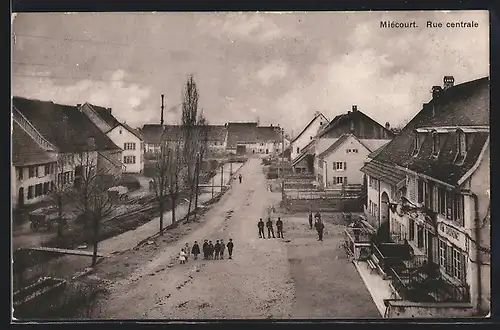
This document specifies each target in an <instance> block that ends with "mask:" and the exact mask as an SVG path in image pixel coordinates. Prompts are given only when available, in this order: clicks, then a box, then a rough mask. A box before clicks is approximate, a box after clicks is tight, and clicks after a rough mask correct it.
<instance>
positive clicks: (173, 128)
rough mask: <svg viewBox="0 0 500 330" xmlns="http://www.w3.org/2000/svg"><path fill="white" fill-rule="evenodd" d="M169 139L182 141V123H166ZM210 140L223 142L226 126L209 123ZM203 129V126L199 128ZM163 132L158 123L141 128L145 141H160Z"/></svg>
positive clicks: (167, 138)
mask: <svg viewBox="0 0 500 330" xmlns="http://www.w3.org/2000/svg"><path fill="white" fill-rule="evenodd" d="M164 127H165V133H164V134H165V135H164V138H165V139H166V140H167V141H180V140H182V139H183V134H184V133H183V131H182V126H181V125H164ZM205 127H206V129H207V135H208V137H207V138H208V141H220V142H223V141H224V140H225V139H226V127H225V126H222V125H207V126H205ZM199 129H200V130H201V127H200V128H199ZM161 134H162V129H161V126H160V125H158V124H146V125H144V126H143V127H142V129H141V136H142V138H143V139H144V142H145V143H152V144H155V143H160V139H161Z"/></svg>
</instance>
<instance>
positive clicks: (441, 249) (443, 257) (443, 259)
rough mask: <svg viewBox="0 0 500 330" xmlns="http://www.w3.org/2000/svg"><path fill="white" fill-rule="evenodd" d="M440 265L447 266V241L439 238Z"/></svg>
mask: <svg viewBox="0 0 500 330" xmlns="http://www.w3.org/2000/svg"><path fill="white" fill-rule="evenodd" d="M439 266H441V267H443V268H446V242H445V241H443V240H442V239H440V240H439Z"/></svg>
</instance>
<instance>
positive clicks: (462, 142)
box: [455, 129, 467, 164]
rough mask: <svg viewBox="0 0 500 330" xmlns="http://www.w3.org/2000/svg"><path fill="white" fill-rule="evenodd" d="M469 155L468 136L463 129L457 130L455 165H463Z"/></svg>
mask: <svg viewBox="0 0 500 330" xmlns="http://www.w3.org/2000/svg"><path fill="white" fill-rule="evenodd" d="M466 155H467V135H466V134H465V133H464V131H462V130H461V129H459V130H457V156H456V158H455V163H457V164H461V163H463V162H464V160H465V156H466Z"/></svg>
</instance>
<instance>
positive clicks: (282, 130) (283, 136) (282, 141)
mask: <svg viewBox="0 0 500 330" xmlns="http://www.w3.org/2000/svg"><path fill="white" fill-rule="evenodd" d="M283 157H285V129H283V128H282V129H281V172H282V175H283V177H282V179H281V199H282V200H283V198H284V197H285V165H284V164H283Z"/></svg>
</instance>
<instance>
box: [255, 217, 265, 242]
mask: <svg viewBox="0 0 500 330" xmlns="http://www.w3.org/2000/svg"><path fill="white" fill-rule="evenodd" d="M257 227H258V228H259V238H266V235H265V234H264V221H263V220H262V218H260V220H259V222H258V223H257Z"/></svg>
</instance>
